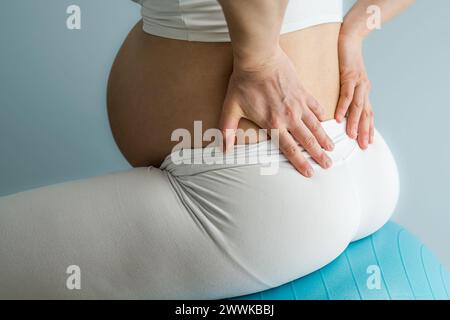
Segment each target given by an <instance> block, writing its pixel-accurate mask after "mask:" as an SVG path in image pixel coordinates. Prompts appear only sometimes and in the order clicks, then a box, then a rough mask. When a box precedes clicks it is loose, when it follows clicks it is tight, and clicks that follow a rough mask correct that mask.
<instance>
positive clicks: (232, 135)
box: [219, 99, 242, 152]
mask: <svg viewBox="0 0 450 320" xmlns="http://www.w3.org/2000/svg"><path fill="white" fill-rule="evenodd" d="M241 118H242V113H241V111H240V107H239V105H238V104H237V103H235V102H233V101H232V100H231V99H225V102H224V105H223V110H222V114H221V116H220V124H219V127H220V130H221V131H222V136H223V138H224V141H223V143H224V151H225V152H228V151H230V150H231V149H232V148H233V146H234V143H235V140H236V130H237V128H238V125H239V120H240V119H241Z"/></svg>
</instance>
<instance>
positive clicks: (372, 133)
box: [369, 106, 375, 144]
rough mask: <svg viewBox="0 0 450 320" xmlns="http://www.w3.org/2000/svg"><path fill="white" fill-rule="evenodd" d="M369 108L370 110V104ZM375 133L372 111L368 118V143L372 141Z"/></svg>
mask: <svg viewBox="0 0 450 320" xmlns="http://www.w3.org/2000/svg"><path fill="white" fill-rule="evenodd" d="M370 110H372V106H371V107H370ZM374 135H375V124H374V117H373V112H372V117H371V119H370V128H369V144H372V143H373V138H374Z"/></svg>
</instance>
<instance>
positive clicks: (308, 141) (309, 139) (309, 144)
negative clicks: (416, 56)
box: [303, 135, 316, 149]
mask: <svg viewBox="0 0 450 320" xmlns="http://www.w3.org/2000/svg"><path fill="white" fill-rule="evenodd" d="M315 145H316V139H315V138H314V136H312V135H307V136H306V137H305V138H304V140H303V146H304V147H305V148H306V149H311V148H313V147H314V146H315Z"/></svg>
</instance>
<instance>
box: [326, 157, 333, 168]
mask: <svg viewBox="0 0 450 320" xmlns="http://www.w3.org/2000/svg"><path fill="white" fill-rule="evenodd" d="M332 164H333V163H332V162H331V159H327V160H325V169H329V168H331V165H332Z"/></svg>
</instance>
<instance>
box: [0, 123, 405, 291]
mask: <svg viewBox="0 0 450 320" xmlns="http://www.w3.org/2000/svg"><path fill="white" fill-rule="evenodd" d="M323 126H324V128H325V130H326V131H327V132H328V134H329V135H330V137H331V138H332V139H333V140H334V142H335V144H336V147H335V150H334V151H333V152H331V153H329V155H330V157H331V158H332V159H333V161H334V165H333V167H332V168H331V169H328V170H322V169H321V168H320V167H319V166H318V165H317V164H315V163H314V164H313V165H314V168H315V172H316V173H315V176H314V177H313V178H312V179H307V178H304V177H303V176H301V175H300V174H299V173H298V172H297V171H295V169H294V168H293V167H292V166H291V165H290V163H289V162H288V161H287V160H286V158H284V157H283V156H279V154H278V153H276V151H273V154H272V156H271V157H270V158H269V160H268V161H269V162H268V163H266V164H263V163H262V162H261V161H259V160H258V161H256V162H255V159H259V158H256V157H255V154H256V153H255V152H256V151H257V150H258V152H260V151H261V150H268V149H271V148H272V147H273V145H272V143H271V142H261V143H258V144H255V145H249V146H242V145H241V146H236V147H235V150H234V154H233V153H232V154H230V155H229V156H233V155H238V157H237V158H239V157H242V155H245V156H246V157H247V158H248V159H247V160H248V162H247V163H245V164H236V163H234V164H215V165H211V164H205V163H203V164H186V163H184V164H178V165H177V164H175V161H174V160H173V159H174V154H172V155H171V156H168V157H167V158H166V160H165V161H164V163H163V164H162V166H161V167H160V168H155V167H150V168H136V169H131V170H129V171H125V172H119V173H114V174H109V175H106V176H102V177H95V178H90V179H86V180H80V181H73V182H69V183H63V184H58V185H53V186H49V187H44V188H39V189H35V190H31V191H26V192H22V193H18V194H15V195H11V196H6V197H1V198H0V298H59V299H77V298H87V299H91V298H101V299H115V298H125V299H128V298H147V299H169V298H170V299H200V298H202V299H203V298H206V299H214V298H227V297H233V296H238V295H243V294H249V293H253V292H257V291H261V290H265V289H268V288H271V287H275V286H278V285H281V284H284V283H286V282H288V281H291V280H294V279H296V278H299V277H301V276H304V275H306V274H308V273H311V272H313V271H315V270H317V269H319V268H321V267H322V266H324V265H326V264H328V263H329V262H331V261H332V260H333V259H334V258H336V257H337V256H338V255H339V254H340V253H341V252H342V251H343V250H344V249H345V248H346V247H347V245H348V244H349V243H350V242H351V241H354V240H357V239H360V238H362V237H365V236H367V235H369V234H371V233H373V232H375V231H376V230H377V229H379V228H380V227H381V226H382V225H383V224H384V223H385V222H386V221H387V220H388V219H389V218H390V216H391V214H392V213H393V210H394V208H395V205H396V202H397V198H398V193H399V182H398V173H397V168H396V165H395V162H394V159H393V157H392V154H391V152H390V150H389V148H388V146H387V145H386V143H385V142H384V140H383V138H382V137H381V136H380V134H379V133H378V132H376V134H375V140H374V144H373V145H371V146H370V147H369V149H368V150H367V151H362V150H360V149H359V147H358V146H357V145H356V142H355V141H353V140H351V139H349V138H348V137H347V135H346V134H345V123H343V124H337V123H336V122H335V121H327V122H324V123H323ZM272 149H273V148H272ZM207 150H208V149H207ZM200 151H201V150H200V149H199V150H196V151H195V154H194V159H196V160H198V159H199V158H198V157H199V155H200V154H201V153H200ZM229 156H228V157H229ZM184 159H185V160H186V159H187V157H186V155H185V157H184ZM200 160H201V158H200ZM311 162H313V161H312V160H311ZM273 164H276V168H277V169H278V170H277V171H276V172H275V174H271V175H267V174H264V175H263V174H261V173H262V171H261V169H262V167H267V165H273ZM73 265H75V266H78V267H79V270H80V272H81V273H80V278H79V279H80V284H81V289H80V290H77V289H74V290H69V289H68V287H67V282H69V284H70V283H72V282H71V281H72V280H73V278H70V276H71V275H74V274H75V275H78V272H74V273H71V272H72V271H73V270H76V271H78V270H77V269H70V268H69V269H68V267H69V266H73ZM66 271H69V274H68V273H66ZM69 278H70V279H69ZM68 279H69V281H68ZM77 279H78V278H77ZM74 283H76V280H75V282H74ZM69 287H70V286H69Z"/></svg>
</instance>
